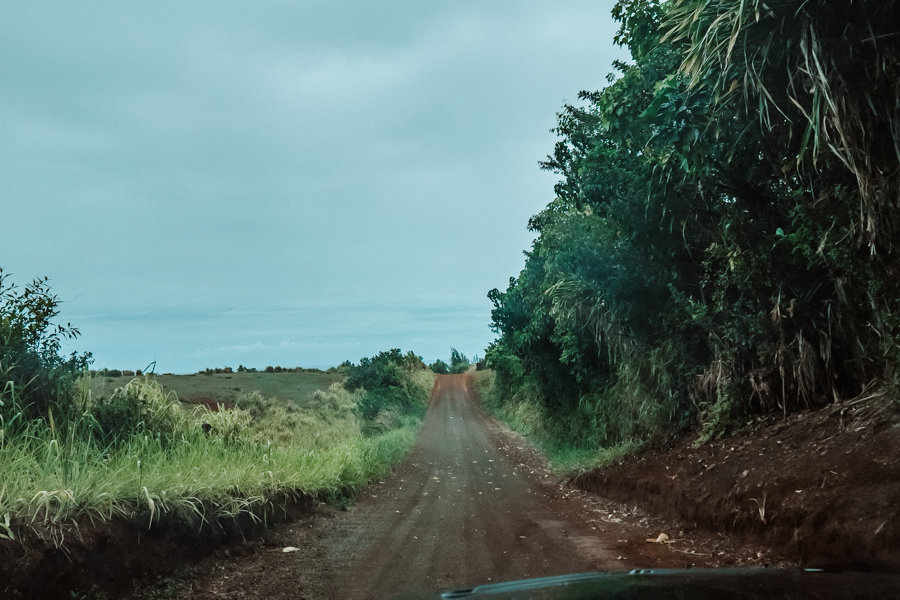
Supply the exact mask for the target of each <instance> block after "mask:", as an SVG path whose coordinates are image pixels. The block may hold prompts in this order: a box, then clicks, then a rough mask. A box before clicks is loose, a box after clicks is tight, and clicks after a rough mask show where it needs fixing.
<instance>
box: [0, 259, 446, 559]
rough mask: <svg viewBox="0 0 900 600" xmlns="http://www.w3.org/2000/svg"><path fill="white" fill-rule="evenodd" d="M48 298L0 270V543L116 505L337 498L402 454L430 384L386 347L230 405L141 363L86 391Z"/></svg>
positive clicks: (47, 532)
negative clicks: (290, 398)
mask: <svg viewBox="0 0 900 600" xmlns="http://www.w3.org/2000/svg"><path fill="white" fill-rule="evenodd" d="M57 307H58V300H57V298H56V297H55V296H54V295H52V294H51V293H50V290H49V289H48V287H47V282H46V280H38V281H35V282H33V283H32V284H31V285H29V286H28V287H26V288H25V289H24V290H23V289H19V288H17V287H16V286H15V285H13V284H11V283H10V282H9V280H8V277H7V276H6V275H3V274H2V271H0V390H2V395H0V543H3V542H4V541H5V542H6V543H14V542H15V540H17V538H19V537H20V536H21V534H22V533H23V532H24V531H26V530H27V531H28V532H29V535H33V534H34V533H35V532H36V533H37V534H38V535H40V536H42V537H45V538H46V536H50V537H49V538H46V539H55V538H54V537H53V536H54V531H56V530H57V528H59V527H60V526H64V525H65V526H68V525H72V524H75V525H79V524H82V525H83V524H86V523H88V522H94V523H96V522H98V521H99V522H103V521H108V520H110V519H113V518H117V517H122V518H125V519H127V520H129V521H135V522H139V523H142V524H145V526H146V527H148V528H152V527H153V526H154V524H155V523H157V522H159V521H160V520H162V519H181V520H184V521H185V522H187V523H195V524H198V525H200V526H202V524H203V523H205V522H210V521H213V520H215V519H219V518H230V517H237V516H241V515H249V516H251V517H252V518H255V519H258V518H262V517H263V516H264V515H265V514H267V511H268V510H269V509H271V508H273V507H275V506H277V505H283V504H285V503H287V502H290V501H293V500H301V499H304V498H320V499H324V500H327V501H331V502H333V503H336V504H338V505H341V504H344V503H346V502H347V501H348V500H349V499H352V498H353V497H354V495H355V494H356V493H357V492H358V491H359V490H360V489H361V488H362V487H363V486H364V485H365V484H366V483H367V482H369V481H370V480H371V479H373V478H376V477H381V476H383V475H384V474H385V473H386V472H387V471H389V470H390V468H391V465H392V464H394V463H396V462H397V461H398V460H400V459H401V458H402V457H403V456H404V455H405V454H406V452H407V450H408V449H409V447H410V446H411V444H412V442H413V440H414V438H415V434H416V432H417V429H418V424H419V422H420V417H421V415H422V414H423V413H424V408H425V405H426V402H427V400H428V396H429V392H430V390H431V384H432V379H433V375H432V373H431V372H430V371H429V370H428V369H427V367H426V366H425V365H424V364H423V363H422V361H421V359H419V358H418V357H416V356H415V355H413V354H412V353H410V354H406V355H403V354H402V353H401V352H400V351H399V350H391V351H390V352H384V353H381V354H379V355H377V356H376V357H373V358H372V359H368V358H364V359H362V361H360V364H358V365H355V364H352V363H346V364H345V365H343V366H342V367H341V370H342V372H343V373H344V375H345V378H344V380H343V381H341V382H336V383H332V384H331V385H330V386H329V387H327V388H326V389H320V390H317V391H315V392H313V393H312V395H311V397H310V398H309V399H308V400H307V401H306V402H304V403H303V404H302V405H299V404H297V403H293V402H284V401H280V400H276V399H274V398H271V397H268V396H264V395H263V394H261V393H259V392H258V391H248V392H243V393H240V394H239V395H238V396H237V398H236V400H235V402H234V407H233V408H232V409H228V410H226V409H225V408H224V406H220V407H213V408H210V407H208V406H202V405H201V406H196V407H185V405H184V404H183V403H181V402H180V401H179V400H178V397H177V395H176V394H175V393H174V392H172V391H167V390H166V389H164V388H163V386H162V385H161V384H160V383H159V382H158V381H157V380H156V379H155V377H154V376H152V375H146V374H145V375H144V376H142V377H136V378H134V379H131V380H130V381H129V382H128V383H127V384H125V385H123V386H121V387H118V388H115V389H114V390H113V391H112V392H111V393H110V394H109V395H99V396H98V395H94V394H92V393H91V392H90V378H89V377H81V375H82V373H83V372H84V369H85V367H86V366H87V364H88V362H89V360H90V355H77V354H73V355H72V356H69V357H60V356H59V348H60V342H61V340H62V339H63V338H65V337H75V336H77V335H78V331H77V330H76V329H74V328H72V327H71V326H69V325H66V326H58V325H56V324H55V323H54V318H55V317H56V316H57V313H58V310H57ZM272 376H273V377H274V376H277V375H272ZM79 382H80V385H79ZM216 408H218V410H216Z"/></svg>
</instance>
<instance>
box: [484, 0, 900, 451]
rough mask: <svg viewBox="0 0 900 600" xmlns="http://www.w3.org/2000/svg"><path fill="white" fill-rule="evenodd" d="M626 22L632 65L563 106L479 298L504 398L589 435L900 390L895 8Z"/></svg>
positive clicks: (679, 14) (624, 10)
mask: <svg viewBox="0 0 900 600" xmlns="http://www.w3.org/2000/svg"><path fill="white" fill-rule="evenodd" d="M837 5H840V6H837ZM613 14H614V16H615V17H616V19H617V20H618V22H619V24H620V28H619V32H618V34H617V36H616V38H615V41H616V42H617V43H619V44H621V45H623V46H625V47H627V48H628V49H629V50H630V52H631V56H632V59H633V62H630V63H616V65H615V67H616V69H617V74H616V75H613V76H610V84H609V86H608V87H606V88H605V89H603V90H601V91H596V92H582V93H581V95H580V100H581V102H580V103H579V104H577V105H566V106H564V107H563V109H562V111H561V112H560V113H559V115H558V121H557V127H556V130H555V131H556V133H557V134H558V135H559V138H560V139H559V141H558V142H557V144H556V147H555V148H554V150H553V152H552V153H551V154H550V156H548V158H547V159H546V161H544V162H543V163H542V167H543V168H545V169H547V170H550V171H553V172H555V173H557V174H558V175H559V176H560V180H559V182H558V183H557V185H556V187H555V198H554V199H553V201H552V202H550V203H549V204H548V206H547V207H546V208H545V209H544V210H543V211H541V212H540V213H538V214H537V215H535V216H534V217H533V218H532V219H531V221H530V228H531V230H532V231H534V232H535V233H536V234H537V239H536V241H535V242H534V245H533V247H532V248H531V250H530V251H529V252H527V261H526V264H525V268H524V269H523V271H522V272H521V273H520V275H519V276H518V277H517V278H513V279H510V282H509V286H508V287H507V289H506V290H505V291H500V290H496V289H495V290H492V291H491V292H490V293H489V298H490V299H491V300H492V301H493V303H494V310H493V313H492V320H493V327H494V329H495V331H496V332H497V333H498V334H499V337H498V339H497V340H496V341H495V342H494V343H493V345H492V346H491V347H490V349H489V351H488V354H487V361H488V363H489V365H490V366H492V367H493V369H494V370H495V373H496V377H495V384H494V385H495V387H496V388H497V391H498V393H499V395H500V397H501V398H502V399H503V400H502V402H505V403H507V404H511V405H515V404H521V403H529V404H533V405H536V406H539V407H540V410H541V412H542V414H543V418H544V419H546V421H547V422H548V423H550V424H551V425H552V427H551V429H552V431H553V432H554V435H557V436H561V437H563V438H565V439H568V440H570V441H571V442H572V443H574V444H576V445H584V446H588V447H590V446H594V447H596V446H611V445H615V444H619V443H623V442H629V441H633V440H646V439H656V438H659V437H660V436H665V435H669V434H671V433H673V432H675V431H678V430H681V429H683V428H685V427H693V426H700V427H701V432H702V435H703V437H712V436H717V435H720V434H722V433H723V432H725V431H727V430H728V429H729V427H731V426H732V425H733V424H734V423H735V422H737V421H738V420H739V419H741V418H743V417H745V416H746V415H747V414H749V413H752V412H761V411H776V410H777V411H781V412H785V413H786V412H788V411H793V410H797V409H802V408H806V407H813V406H817V405H821V404H822V403H825V402H831V401H834V400H836V399H840V398H848V397H852V396H854V395H856V394H858V393H859V392H860V390H861V389H863V388H864V387H865V386H867V385H870V384H871V383H872V382H873V381H884V382H887V383H891V382H893V381H894V379H895V375H894V365H895V364H896V361H897V359H898V357H900V345H898V340H900V313H898V311H900V308H898V307H900V303H898V301H900V277H898V275H900V273H898V266H897V265H898V264H900V263H898V252H900V248H898V245H897V241H896V240H900V226H898V214H900V213H898V208H900V207H898V203H900V113H898V110H897V107H898V106H900V87H898V86H897V83H896V81H897V74H898V72H900V69H898V61H900V27H898V17H897V15H898V14H900V11H898V10H897V6H896V3H894V2H876V1H873V0H868V1H866V0H863V1H858V2H847V3H834V2H827V1H826V0H813V1H800V0H785V1H779V2H771V1H770V2H762V1H761V0H750V1H738V0H673V1H671V2H658V1H656V0H622V1H620V2H618V3H617V4H616V6H615V8H614V9H613Z"/></svg>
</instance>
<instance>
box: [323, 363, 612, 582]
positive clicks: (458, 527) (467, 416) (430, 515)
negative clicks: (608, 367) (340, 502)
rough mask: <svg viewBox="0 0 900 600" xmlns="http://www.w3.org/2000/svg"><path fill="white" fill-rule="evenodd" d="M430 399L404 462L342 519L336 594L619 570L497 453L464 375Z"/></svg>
mask: <svg viewBox="0 0 900 600" xmlns="http://www.w3.org/2000/svg"><path fill="white" fill-rule="evenodd" d="M432 398H433V399H432V404H431V407H430V408H429V411H428V414H427V416H426V418H425V421H424V423H423V425H422V432H421V436H420V438H419V442H418V444H417V445H416V446H415V448H414V450H413V451H412V453H411V455H410V458H409V460H408V461H407V463H406V464H405V465H404V467H403V468H402V469H401V470H400V471H399V472H398V473H397V475H396V477H395V478H394V480H393V481H392V482H391V483H390V484H385V485H383V486H379V488H377V489H376V490H374V491H373V492H372V493H371V494H369V495H368V498H367V499H366V500H365V501H363V502H361V503H360V504H359V505H358V507H357V508H356V510H355V511H354V514H353V515H352V516H351V517H350V518H349V519H348V520H347V523H346V526H347V529H348V533H349V532H350V531H353V530H355V531H356V532H358V536H359V540H358V541H359V542H360V545H359V551H358V552H354V553H353V556H352V559H351V560H350V561H348V562H349V563H350V564H351V567H350V569H349V570H348V573H352V574H353V576H350V577H348V578H346V579H343V578H342V579H343V581H342V582H341V583H346V584H347V585H346V586H343V585H342V586H341V587H342V588H343V589H342V590H341V591H342V593H341V595H342V596H345V597H350V598H384V597H387V596H390V595H391V594H394V593H397V592H398V591H424V590H431V591H434V590H437V589H448V588H454V587H460V586H466V585H474V584H478V583H487V582H490V581H503V580H510V579H521V578H525V577H538V576H542V575H552V574H562V573H572V572H579V571H585V570H594V569H602V570H609V569H613V568H621V566H622V565H621V563H620V562H617V561H616V556H617V554H616V552H615V550H614V549H610V548H607V547H605V546H604V545H603V544H602V543H601V542H600V541H599V540H598V539H596V536H590V535H588V534H587V532H585V531H582V527H581V526H576V525H575V524H572V523H569V522H567V520H566V518H565V516H564V515H561V514H559V512H558V511H557V510H555V507H553V506H551V505H550V502H549V501H548V497H547V496H546V495H545V492H544V490H543V488H542V487H541V486H539V485H537V484H536V483H535V482H534V481H532V480H531V477H530V475H529V472H528V469H527V468H526V467H524V465H523V466H518V465H516V464H514V463H513V462H512V461H511V460H510V459H509V458H508V457H507V456H506V455H504V454H503V453H502V452H501V451H500V450H499V449H498V448H497V445H496V443H495V440H493V439H491V435H490V433H489V431H488V428H487V427H486V426H485V421H484V419H483V418H480V417H481V416H480V415H478V414H476V413H477V411H476V409H475V408H474V407H473V404H472V403H471V402H470V400H469V397H468V395H467V392H466V386H465V377H464V376H462V375H450V376H445V377H442V378H440V379H439V380H438V382H437V384H436V385H435V390H434V393H433V396H432Z"/></svg>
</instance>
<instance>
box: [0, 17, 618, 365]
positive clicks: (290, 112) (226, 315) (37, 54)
mask: <svg viewBox="0 0 900 600" xmlns="http://www.w3.org/2000/svg"><path fill="white" fill-rule="evenodd" d="M612 4H613V2H612V1H611V0H607V1H603V0H600V1H597V0H593V1H577V0H571V1H568V0H555V1H553V2H550V1H544V2H530V1H526V0H515V1H505V2H500V1H498V2H491V1H489V0H482V1H480V2H469V1H460V0H457V1H453V2H425V1H420V2H411V1H410V2H398V1H386V0H379V1H377V2H376V1H371V2H362V1H356V2H350V1H341V0H328V1H321V2H317V1H316V2H314V1H304V0H291V1H280V2H264V1H254V2H234V1H223V0H216V1H203V2H201V1H192V2H183V1H179V2H169V1H161V0H154V1H152V2H143V1H129V2H121V1H96V0H92V1H90V2H87V1H85V2H58V1H54V2H47V1H38V0H27V1H26V0H21V1H20V0H0V203H2V211H0V223H2V233H0V267H3V268H4V270H5V271H6V272H7V273H11V274H12V280H13V281H15V282H17V283H18V284H20V285H24V284H25V283H27V282H28V281H30V280H31V278H32V277H36V276H43V275H47V276H49V277H50V278H51V284H52V286H53V289H54V291H55V292H56V293H57V294H58V295H59V296H60V298H61V299H62V300H63V305H62V307H61V308H62V314H61V319H62V320H63V321H71V322H72V324H73V325H75V326H77V327H79V328H80V329H81V331H82V337H81V338H80V339H79V340H78V342H77V344H76V347H77V348H78V349H81V350H89V351H92V352H93V353H94V356H95V359H96V360H95V366H97V367H104V366H108V367H117V368H130V369H134V368H142V367H144V366H145V365H147V364H148V363H149V362H151V361H153V360H155V361H157V365H158V367H157V370H158V371H165V372H192V371H196V370H198V369H203V368H205V367H215V366H225V365H229V366H233V367H236V366H237V365H238V364H244V365H247V366H255V367H265V366H266V365H276V364H277V365H284V366H297V365H301V366H320V367H327V366H331V365H335V364H338V363H340V362H342V361H343V360H345V359H349V360H353V361H357V360H358V359H359V358H360V357H362V356H368V355H371V354H373V353H375V352H378V351H380V350H384V349H388V348H391V347H400V348H402V349H403V350H404V351H406V350H414V351H415V352H416V353H417V354H420V355H423V356H424V357H425V358H426V359H427V360H428V361H429V362H430V361H432V360H434V359H435V358H444V359H445V360H447V357H448V356H449V352H450V347H451V346H453V347H456V348H458V349H460V350H461V351H462V352H464V353H465V354H467V355H469V356H470V357H471V356H472V355H473V354H479V355H482V354H483V351H484V348H485V347H486V346H487V345H488V344H489V343H490V342H491V340H492V339H494V337H495V336H494V334H493V333H492V332H491V331H490V329H489V324H490V309H491V304H490V302H489V301H488V300H487V298H486V293H487V291H488V290H489V289H491V288H493V287H498V288H501V289H503V288H505V287H506V284H507V282H508V279H509V277H510V276H516V275H517V274H518V273H519V271H520V270H521V268H522V266H523V264H524V257H523V254H522V252H523V251H524V250H525V249H527V248H528V247H529V246H530V243H531V239H532V237H531V235H530V234H529V232H528V231H527V221H528V218H529V217H530V216H531V215H532V214H534V213H535V212H537V211H539V210H540V209H541V208H542V207H543V206H544V205H546V204H547V203H548V202H549V201H550V200H552V199H553V183H554V181H555V179H556V177H555V176H554V175H552V174H549V173H544V172H541V171H540V170H539V168H538V161H539V160H541V159H543V158H544V157H545V156H546V155H547V154H548V153H550V152H551V150H552V148H553V144H554V141H555V137H554V135H553V134H552V133H550V131H549V130H550V129H551V128H552V127H553V126H554V123H555V114H556V112H557V111H558V110H559V109H560V108H561V106H562V104H563V103H564V102H575V101H577V94H578V91H579V90H582V89H599V88H600V87H602V86H603V85H604V84H605V77H606V74H607V73H608V72H610V71H611V63H612V61H613V60H614V59H616V58H624V57H625V56H624V53H623V51H622V50H621V49H619V48H616V47H615V46H613V44H612V37H613V33H614V31H615V24H614V23H613V22H612V19H611V18H610V15H609V11H610V9H611V7H612Z"/></svg>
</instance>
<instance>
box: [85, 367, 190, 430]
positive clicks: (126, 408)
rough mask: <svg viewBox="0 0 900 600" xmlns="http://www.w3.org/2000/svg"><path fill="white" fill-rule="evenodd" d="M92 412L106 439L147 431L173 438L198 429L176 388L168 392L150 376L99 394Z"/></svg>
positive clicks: (98, 427)
mask: <svg viewBox="0 0 900 600" xmlns="http://www.w3.org/2000/svg"><path fill="white" fill-rule="evenodd" d="M90 413H91V415H92V416H93V418H94V420H95V421H96V424H97V432H98V434H99V435H100V437H101V438H103V439H104V440H113V439H122V438H127V437H129V436H131V435H134V434H143V435H153V436H158V437H159V438H160V439H162V440H165V441H171V440H174V439H177V438H180V437H183V436H185V435H189V434H190V433H192V432H195V431H196V423H194V422H193V421H192V420H191V418H190V417H189V415H187V413H185V411H184V409H182V408H181V403H180V402H179V401H178V397H177V396H176V395H175V392H171V391H170V392H166V391H165V390H164V389H163V387H162V386H161V385H160V384H159V383H158V382H157V381H156V380H155V379H152V378H150V377H145V378H143V379H134V380H132V381H131V382H129V383H128V384H127V385H125V386H124V387H121V388H117V389H116V390H115V391H114V392H113V393H112V395H111V396H110V397H109V398H102V397H101V398H99V399H98V400H97V402H96V403H95V404H94V405H93V406H91V407H90Z"/></svg>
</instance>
